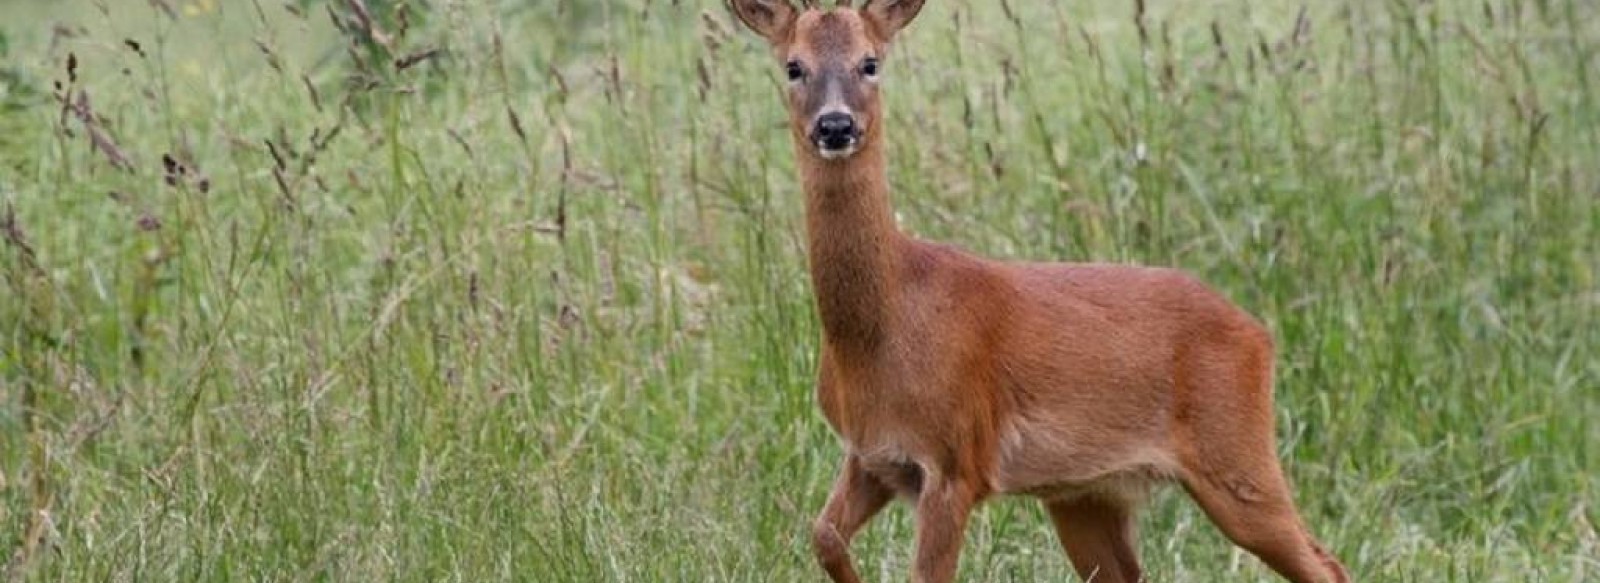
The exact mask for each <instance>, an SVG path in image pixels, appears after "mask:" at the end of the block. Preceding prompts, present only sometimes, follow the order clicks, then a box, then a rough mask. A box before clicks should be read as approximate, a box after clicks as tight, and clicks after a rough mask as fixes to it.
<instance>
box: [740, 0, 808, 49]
mask: <svg viewBox="0 0 1600 583" xmlns="http://www.w3.org/2000/svg"><path fill="white" fill-rule="evenodd" d="M728 5H729V7H730V8H733V14H734V15H735V16H738V17H739V21H740V22H743V23H744V25H745V26H748V27H750V30H753V31H755V32H756V34H759V35H761V36H763V37H766V39H767V40H768V41H769V42H773V43H777V42H780V41H782V40H784V38H786V37H787V36H788V34H789V27H790V26H793V25H794V19H795V17H796V16H798V15H799V13H797V12H795V10H794V7H793V6H790V5H789V2H788V0H729V1H728Z"/></svg>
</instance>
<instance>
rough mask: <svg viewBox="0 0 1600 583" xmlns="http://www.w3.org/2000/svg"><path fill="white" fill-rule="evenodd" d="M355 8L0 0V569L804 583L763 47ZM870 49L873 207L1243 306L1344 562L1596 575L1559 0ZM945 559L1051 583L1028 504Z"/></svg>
mask: <svg viewBox="0 0 1600 583" xmlns="http://www.w3.org/2000/svg"><path fill="white" fill-rule="evenodd" d="M366 4H367V5H369V8H370V10H368V11H367V12H368V13H367V14H362V13H360V11H357V10H355V9H353V8H352V6H354V5H355V4H354V3H350V2H346V1H344V0H336V1H331V2H323V1H321V0H296V1H291V2H285V1H283V0H192V1H191V0H152V1H148V2H134V1H110V0H100V1H93V0H63V1H61V2H44V1H34V0H0V553H3V554H0V569H3V570H4V571H3V574H0V577H4V578H5V579H6V580H16V581H180V580H181V581H191V580H201V581H382V580H396V581H472V582H476V581H501V580H511V581H540V582H544V581H551V582H555V581H574V582H587V581H732V582H747V581H823V580H824V579H823V576H822V574H821V571H820V569H818V568H816V567H815V566H814V563H813V561H812V559H811V554H810V549H809V546H808V542H807V541H808V535H809V524H810V522H811V520H812V517H813V516H814V515H815V513H816V511H817V510H818V509H819V508H820V507H821V505H822V502H823V498H824V497H825V495H826V493H827V490H828V487H829V485H830V483H831V480H832V478H833V476H834V473H835V471H836V469H837V467H838V463H839V456H840V451H841V450H840V444H839V442H838V441H837V440H836V439H835V438H834V437H833V435H832V434H831V433H830V432H829V430H828V429H827V426H826V424H825V423H824V421H823V420H822V417H821V415H820V414H819V412H818V411H817V408H816V405H815V402H814V398H813V393H812V389H813V382H814V379H815V376H814V375H815V368H816V361H815V355H816V347H817V344H818V341H819V335H820V329H819V326H818V324H817V321H816V316H815V310H814V306H813V304H812V298H811V291H810V285H809V281H808V279H807V275H806V271H805V254H804V253H805V249H804V245H803V237H802V235H801V232H802V231H801V227H802V208H801V207H802V205H801V195H800V191H799V185H798V178H797V174H796V171H795V169H794V165H793V152H792V151H791V145H790V142H789V137H788V134H787V130H786V128H785V125H784V124H785V121H786V118H785V113H784V110H783V108H782V103H781V101H780V97H779V96H780V93H779V91H780V88H781V87H782V76H781V73H782V72H781V70H780V68H779V67H778V65H777V63H776V62H775V61H774V60H773V59H772V58H771V56H770V55H769V54H768V52H767V50H766V47H765V45H764V43H763V42H762V41H761V39H759V38H757V37H756V36H755V35H753V34H750V33H748V32H747V31H745V30H743V29H742V28H740V27H738V26H737V24H736V22H735V21H734V20H733V19H732V18H731V16H730V15H729V14H728V12H727V11H726V10H725V9H724V8H723V6H722V5H721V3H720V2H719V1H717V0H673V1H670V2H669V1H666V0H654V1H650V0H593V1H589V0H584V1H578V0H434V1H432V2H428V3H426V5H425V4H422V3H418V2H412V3H411V5H410V6H409V7H408V8H406V9H403V10H399V9H396V8H395V7H396V6H397V4H395V3H393V2H381V1H378V0H366ZM884 71H885V73H884V81H883V86H884V91H885V98H886V100H887V103H886V105H887V108H888V115H889V118H888V121H887V123H888V124H889V126H888V128H889V129H888V132H889V133H888V140H889V156H890V175H891V181H892V183H893V184H894V185H895V195H894V196H895V204H896V205H897V209H898V211H899V215H900V222H901V226H902V228H904V229H906V230H908V231H910V232H914V233H916V234H918V235H920V236H923V237H927V238H932V239H937V240H942V241H946V242H951V243H955V244H958V245H960V246H962V247H965V248H967V249H969V250H972V251H974V252H978V253H981V254H985V255H989V256H994V257H1004V258H1016V259H1054V260H1072V261H1107V262H1125V263H1141V264H1153V265H1169V266H1175V267H1180V268H1183V269H1185V270H1188V271H1190V272H1192V273H1194V274H1196V275H1197V276H1199V277H1200V278H1202V279H1204V280H1205V281H1207V282H1209V283H1211V284H1212V285H1214V286H1215V287H1217V288H1218V289H1220V290H1222V291H1223V292H1224V293H1225V294H1226V295H1228V296H1229V297H1231V298H1232V299H1234V300H1235V301H1236V302H1238V303H1239V304H1240V305H1242V306H1244V307H1245V308H1246V309H1247V310H1249V311H1250V312H1252V313H1254V314H1256V315H1257V316H1258V317H1259V318H1261V319H1262V320H1263V321H1264V322H1266V323H1267V324H1268V325H1269V327H1270V328H1271V329H1272V331H1273V333H1274V334H1275V336H1276V339H1277V343H1278V346H1279V349H1280V352H1279V356H1278V371H1279V373H1278V379H1279V380H1278V385H1277V393H1276V399H1277V401H1276V403H1277V416H1278V436H1279V443H1278V449H1279V452H1280V454H1281V456H1282V458H1283V459H1284V460H1285V465H1286V468H1287V471H1288V473H1289V474H1290V476H1291V479H1292V480H1293V482H1294V486H1295V491H1296V499H1297V501H1298V502H1299V503H1300V505H1301V508H1302V510H1303V512H1304V514H1305V515H1306V518H1307V520H1308V521H1309V523H1310V524H1311V527H1312V529H1313V530H1314V531H1315V532H1316V533H1317V535H1318V536H1319V537H1320V538H1321V539H1322V540H1323V541H1325V542H1326V543H1328V545H1330V547H1331V549H1332V550H1333V552H1334V553H1335V554H1337V555H1338V556H1339V557H1340V558H1341V559H1343V560H1344V562H1345V563H1346V564H1347V565H1348V566H1349V567H1350V569H1351V571H1352V573H1353V575H1355V577H1356V578H1357V579H1358V580H1361V581H1426V582H1433V581H1452V582H1456V581H1459V582H1474V583H1478V582H1526V581H1559V582H1580V581H1590V580H1595V579H1597V578H1600V530H1597V526H1596V525H1597V524H1600V507H1597V506H1596V503H1597V498H1600V497H1597V494H1600V422H1597V421H1596V420H1600V317H1597V314H1600V273H1597V272H1600V90H1597V89H1596V88H1595V87H1593V85H1594V84H1595V83H1600V4H1595V3H1593V2H1590V1H1587V0H1482V1H1476V0H1475V1H1467V0H1435V1H1432V2H1421V1H1418V2H1413V1H1402V0H1344V1H1338V2H1304V3H1296V2H1291V1H1289V0H1264V1H1254V2H1251V1H1246V0H1144V2H1136V1H1135V0H1112V1H1105V2H1090V1H1087V0H1064V1H1060V2H1041V1H1029V0H1006V1H995V2H953V1H949V0H932V1H930V2H929V5H928V7H927V8H926V10H925V11H924V13H923V14H922V16H921V17H920V18H919V20H918V21H917V22H916V23H915V24H913V25H912V26H911V28H909V29H908V30H907V31H906V33H905V34H904V36H902V37H901V38H900V39H899V40H898V42H897V45H896V46H895V48H894V52H893V53H891V55H890V56H889V58H888V59H887V60H886V62H885V67H884ZM1141 529H1142V540H1141V547H1140V548H1141V553H1142V555H1143V558H1144V561H1145V563H1146V568H1147V572H1148V575H1149V576H1150V577H1151V578H1152V579H1153V580H1156V581H1275V580H1277V579H1275V578H1274V576H1272V575H1271V574H1270V573H1269V572H1268V571H1267V570H1266V569H1265V568H1264V567H1263V566H1261V565H1260V563H1259V562H1258V561H1256V560H1255V559H1254V558H1253V557H1251V556H1249V555H1247V554H1245V553H1243V552H1241V551H1239V550H1236V549H1235V548H1234V547H1232V546H1231V545H1230V544H1228V543H1227V542H1226V541H1225V540H1224V539H1223V537H1222V536H1221V534H1220V533H1219V532H1218V531H1217V530H1216V529H1215V528H1214V527H1213V526H1211V524H1210V523H1209V522H1208V521H1206V520H1205V518H1204V517H1203V516H1202V515H1201V513H1200V511H1199V510H1198V509H1197V508H1196V507H1195V506H1194V504H1193V503H1191V502H1190V501H1189V500H1188V499H1187V498H1186V497H1185V496H1183V495H1182V494H1181V492H1179V491H1177V490H1172V491H1167V492H1164V493H1162V494H1160V495H1158V496H1157V498H1156V499H1155V500H1154V501H1153V503H1152V505H1151V507H1150V508H1149V510H1148V512H1147V513H1146V515H1145V518H1144V519H1143V521H1142V523H1141ZM910 540H911V521H910V520H909V513H908V512H907V508H906V507H905V506H904V505H900V506H896V507H893V508H892V509H891V510H889V511H887V512H886V513H885V514H884V515H883V516H882V517H881V518H880V519H879V520H878V521H877V522H875V523H874V524H873V525H872V526H871V527H870V528H869V529H868V530H867V531H866V532H865V533H864V534H863V535H862V536H861V537H860V538H859V539H858V540H857V542H856V544H855V547H854V548H855V552H856V557H857V562H858V568H860V569H861V570H862V571H863V574H864V575H866V576H868V577H870V578H871V579H873V580H878V581H902V580H905V579H906V576H907V573H908V569H909V560H910V551H911V545H910ZM966 541H967V543H966V546H965V550H964V553H963V556H962V573H963V579H962V580H964V581H996V582H998V581H1019V582H1022V581H1073V580H1076V578H1075V576H1073V575H1072V574H1071V570H1070V568H1069V566H1068V564H1067V561H1066V560H1065V557H1064V556H1063V555H1062V553H1061V552H1060V550H1059V547H1058V546H1057V543H1056V542H1055V539H1054V535H1053V533H1052V531H1051V530H1050V527H1049V525H1048V521H1047V520H1045V518H1044V516H1043V513H1042V512H1041V511H1040V509H1039V508H1038V507H1037V505H1036V504H1034V503H1033V502H1031V501H1027V500H1020V499H1019V500H1002V501H999V502H996V503H992V504H990V505H988V506H986V507H984V508H983V509H982V510H980V511H979V513H978V514H977V515H976V516H975V517H974V522H973V524H972V526H971V528H970V530H969V531H968V533H967V539H966Z"/></svg>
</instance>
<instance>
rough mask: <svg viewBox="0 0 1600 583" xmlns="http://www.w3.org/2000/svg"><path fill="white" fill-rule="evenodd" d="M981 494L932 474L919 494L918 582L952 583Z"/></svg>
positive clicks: (917, 519) (917, 516)
mask: <svg viewBox="0 0 1600 583" xmlns="http://www.w3.org/2000/svg"><path fill="white" fill-rule="evenodd" d="M977 498H978V497H977V494H976V492H974V491H973V489H972V488H971V487H970V486H968V485H967V484H964V483H963V482H961V481H959V480H953V479H949V478H938V477H936V476H928V477H927V479H925V481H924V484H923V487H922V493H921V494H919V495H918V497H917V512H916V521H917V557H916V567H915V571H914V573H913V577H912V580H913V581H915V583H950V582H951V581H954V580H955V578H956V567H957V565H958V564H959V562H960V558H961V541H962V539H963V538H965V536H966V530H967V517H968V516H969V515H971V514H972V507H973V505H974V504H976V503H977Z"/></svg>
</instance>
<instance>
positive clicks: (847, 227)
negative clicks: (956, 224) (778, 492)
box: [733, 0, 1349, 583]
mask: <svg viewBox="0 0 1600 583" xmlns="http://www.w3.org/2000/svg"><path fill="white" fill-rule="evenodd" d="M733 7H734V9H735V11H736V13H737V14H738V15H739V17H740V18H741V20H744V21H745V23H746V24H748V25H749V26H750V27H751V28H753V29H755V30H756V31H757V32H758V33H761V34H763V35H764V36H766V37H767V38H768V39H769V40H770V41H771V42H772V44H773V48H774V51H775V52H776V54H777V56H778V57H779V59H780V60H781V61H783V62H785V63H787V62H790V61H796V62H798V63H801V64H803V65H804V67H805V68H806V69H807V70H808V71H813V72H818V73H816V74H815V75H816V76H814V77H811V78H810V79H809V80H808V81H804V82H800V83H796V84H793V85H792V88H791V90H790V92H789V100H788V103H789V108H790V118H791V121H792V122H793V123H792V124H791V125H792V126H793V128H794V137H795V146H796V148H795V149H796V154H797V156H798V158H799V168H800V172H801V179H802V183H803V184H804V188H805V195H806V216H807V220H806V227H807V235H808V241H809V251H810V269H811V276H812V281H813V285H814V289H815V292H816V299H817V308H818V312H819V315H820V317H821V320H822V325H823V330H824V335H823V342H822V356H821V370H820V372H819V380H818V385H817V397H818V401H819V403H820V405H821V408H822V411H823V413H824V415H825V416H826V418H827V421H828V423H829V424H830V425H831V426H832V428H833V429H834V430H835V431H836V432H837V433H838V434H839V435H840V436H841V437H842V438H843V440H844V442H845V447H846V456H845V460H844V464H843V468H842V469H841V472H840V475H839V479H838V482H837V483H836V485H835V486H834V489H833V493H832V495H831V496H830V497H829V500H828V503H827V505H826V507H825V508H824V509H823V511H822V514H821V516H820V517H818V519H817V522H816V524H815V530H814V537H813V539H814V544H815V548H816V553H817V557H818V561H819V562H820V563H821V565H822V567H823V569H824V570H826V571H827V573H828V574H829V576H830V577H831V578H832V579H833V580H834V581H836V582H855V581H859V577H858V576H857V574H856V572H855V571H854V569H853V567H852V566H851V558H850V554H849V543H850V540H851V538H852V537H853V536H854V535H855V534H856V532H857V531H859V530H860V528H861V527H862V526H863V525H865V524H866V523H867V522H868V521H869V520H871V518H872V517H873V515H875V514H876V513H877V512H878V511H879V510H880V509H881V508H882V507H883V506H884V505H885V504H887V503H888V502H889V500H890V499H892V498H893V497H894V495H895V494H899V495H902V496H905V497H908V498H913V499H914V500H915V502H916V510H915V515H916V527H917V537H916V538H917V540H916V545H917V552H916V561H915V565H914V575H915V580H917V581H921V582H925V583H943V582H948V581H951V580H952V579H953V578H954V577H955V574H956V570H957V560H958V559H957V557H958V556H959V553H960V546H961V542H962V537H963V532H964V529H965V525H966V521H967V518H968V516H969V514H970V513H971V511H972V509H973V507H975V506H976V505H977V504H979V503H981V502H982V501H983V500H984V499H986V498H988V497H991V496H994V495H1001V494H1026V495H1032V496H1035V497H1038V498H1040V499H1041V500H1042V501H1043V502H1044V504H1045V505H1046V507H1047V509H1048V510H1049V514H1050V516H1051V519H1052V521H1053V522H1054V524H1055V526H1056V529H1057V532H1058V533H1059V535H1060V539H1061V544H1062V547H1063V549H1064V550H1065V551H1066V552H1067V554H1068V555H1069V557H1070V559H1071V562H1072V564H1073V566H1074V568H1075V569H1076V570H1077V571H1078V572H1079V573H1080V574H1081V575H1082V576H1083V577H1085V578H1092V580H1094V581H1099V582H1115V581H1137V580H1139V578H1140V576H1141V575H1140V573H1141V571H1140V568H1139V564H1138V558H1137V554H1136V545H1135V540H1134V512H1135V511H1136V510H1137V506H1138V504H1139V503H1140V501H1141V500H1142V499H1143V495H1144V493H1145V492H1146V491H1147V490H1148V489H1149V488H1150V487H1151V486H1152V485H1155V484H1159V483H1161V482H1166V481H1178V482H1180V483H1182V484H1183V486H1184V488H1185V489H1186V490H1187V491H1188V492H1189V493H1190V494H1191V495H1192V496H1193V498H1194V499H1195V500H1196V501H1197V502H1198V503H1199V504H1200V505H1201V507H1202V508H1203V509H1204V510H1205V512H1206V514H1207V515H1208V516H1209V517H1211V519H1212V520H1213V521H1214V522H1215V523H1216V524H1217V525H1218V526H1219V527H1220V528H1221V529H1222V531H1223V532H1224V533H1225V534H1227V536H1228V537H1230V538H1231V539H1232V540H1234V541H1235V542H1236V543H1238V544H1239V545H1240V546H1242V547H1244V548H1245V549H1247V550H1249V551H1250V552H1252V553H1254V554H1256V555H1257V556H1259V557H1261V558H1262V560H1263V561H1265V562H1266V563H1267V564H1268V565H1269V566H1271V567H1272V568H1273V569H1275V570H1277V571H1278V572H1279V573H1281V574H1283V576H1285V577H1286V578H1288V579H1290V580H1292V581H1295V582H1297V583H1342V582H1345V581H1348V580H1349V578H1348V575H1347V574H1346V573H1345V570H1344V568H1343V567H1342V566H1340V565H1339V563H1338V562H1337V561H1336V560H1335V559H1334V558H1333V557H1332V556H1331V555H1329V554H1328V553H1327V552H1326V551H1324V550H1323V549H1322V547H1321V545H1320V544H1319V543H1318V542H1317V541H1316V540H1315V539H1313V538H1312V536H1311V535H1310V534H1309V533H1308V532H1307V530H1306V529H1305V527H1304V526H1303V524H1302V523H1301V520H1300V518H1299V517H1298V515H1297V513H1296V510H1295V508H1294V504H1293V502H1292V501H1291V499H1290V492H1289V488H1288V484H1287V482H1286V481H1285V479H1284V477H1283V474H1282V471H1281V470H1280V468H1279V465H1278V460H1277V458H1276V454H1275V446H1274V437H1273V433H1274V427H1273V409H1272V366H1273V359H1274V357H1273V347H1272V340H1271V337H1270V336H1269V334H1268V332H1267V331H1266V330H1265V328H1264V327H1263V326H1262V325H1261V324H1259V323H1258V322H1256V321H1255V319H1254V318H1252V317H1251V316H1250V315H1249V314H1246V313H1245V312H1243V311H1242V310H1240V309H1239V308H1237V307H1235V306H1234V305H1232V304H1231V303H1229V302H1228V301H1227V300H1226V299H1224V298H1223V297H1221V296H1220V295H1218V294H1217V293H1215V292H1213V291H1212V290H1210V289H1209V288H1207V287H1206V286H1205V285H1203V284H1201V283H1200V282H1198V281H1196V280H1194V279H1193V278H1191V277H1189V276H1187V275H1185V274H1183V273H1180V272H1177V271H1173V270H1169V269H1156V268H1141V267H1128V266H1116V265H1087V264H1062V263H1015V262H998V261H992V260H988V259H983V258H980V257H975V256H973V255H970V254H967V253H965V252H963V251H961V250H958V249H954V248H951V247H947V246H942V245H937V244H933V243H928V242H923V241H918V240H915V239H913V238H911V237H908V236H906V235H904V234H902V233H901V232H900V231H899V230H898V229H897V228H896V226H895V222H894V219H893V214H892V211H891V209H890V203H889V185H888V181H887V178H886V173H885V161H884V154H883V136H882V131H881V127H880V125H881V124H879V123H878V120H880V119H881V109H880V105H879V99H878V95H877V89H876V85H875V83H868V82H867V81H864V80H862V79H861V78H860V76H858V75H851V74H850V71H853V70H854V69H855V67H856V66H857V65H856V63H857V62H858V61H859V60H860V59H862V58H865V57H866V56H875V57H878V58H881V55H882V54H883V52H884V50H885V49H886V47H887V44H888V42H889V40H890V39H891V38H892V37H893V35H894V33H895V32H896V31H898V30H899V29H900V28H901V27H903V26H904V25H905V24H906V23H908V22H909V21H910V20H911V19H912V18H913V17H915V15H916V13H917V11H918V9H920V7H921V1H920V0H901V1H900V2H897V3H893V4H886V3H883V2H879V3H869V4H868V5H867V6H865V7H863V8H862V9H861V10H859V11H858V10H854V9H850V8H838V9H835V10H832V11H829V12H824V11H821V10H806V11H804V12H798V11H795V10H793V9H792V8H789V7H788V5H787V4H784V3H782V2H762V1H760V0H734V1H733ZM822 72H827V74H824V73H822ZM841 72H842V73H841ZM827 75H832V76H831V77H830V76H827ZM841 80H844V81H841ZM827 82H848V83H849V84H850V87H848V88H846V89H844V90H843V91H836V92H835V94H836V95H843V96H844V97H843V99H844V100H845V102H846V103H847V105H848V107H849V108H850V110H851V111H853V112H854V114H855V116H856V117H857V120H858V121H857V123H859V124H863V127H864V128H865V131H864V134H863V137H862V139H861V144H860V147H859V150H858V151H856V152H855V153H854V154H853V155H850V156H847V157H845V158H842V159H831V160H830V159H826V158H824V157H822V156H821V155H819V153H818V151H817V150H816V148H815V145H814V144H813V143H812V142H811V141H810V140H809V139H808V138H807V137H806V136H807V133H808V128H807V124H809V123H811V119H812V118H813V117H814V115H815V113H816V110H817V108H819V107H822V104H821V103H820V101H822V99H821V98H819V97H818V95H819V89H818V88H817V86H818V85H821V84H824V83H827Z"/></svg>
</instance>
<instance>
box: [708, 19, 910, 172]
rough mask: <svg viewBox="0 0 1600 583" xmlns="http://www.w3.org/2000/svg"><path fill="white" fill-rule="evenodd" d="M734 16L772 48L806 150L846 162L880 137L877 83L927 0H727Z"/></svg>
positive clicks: (796, 135) (792, 118)
mask: <svg viewBox="0 0 1600 583" xmlns="http://www.w3.org/2000/svg"><path fill="white" fill-rule="evenodd" d="M730 1H731V3H732V6H733V12H734V14H736V15H738V16H739V20H741V21H743V22H744V23H745V25H746V26H748V27H750V29H751V30H753V31H755V32H756V33H757V34H760V35H761V36H763V37H766V39H767V42H769V43H771V45H772V50H773V53H774V54H775V55H776V56H777V57H778V65H779V67H781V69H780V71H782V73H783V75H784V77H785V78H786V79H787V80H788V91H787V95H788V99H787V101H788V107H789V126H790V128H791V129H792V131H793V133H794V139H795V143H796V144H799V145H800V148H799V149H800V151H801V152H807V153H809V154H811V155H815V156H817V157H819V158H821V159H823V160H842V159H845V158H848V157H849V156H850V155H851V154H854V153H856V152H857V151H859V150H860V149H861V147H862V146H863V145H865V144H869V143H872V142H873V141H874V140H877V139H878V135H879V128H878V125H879V120H880V119H881V117H882V115H881V114H882V107H881V104H880V101H879V97H878V79H879V76H880V75H881V74H882V73H883V69H884V52H885V49H887V48H888V45H889V41H890V40H891V39H892V38H894V35H895V33H897V32H899V31H900V29H902V28H904V27H905V26H906V25H907V24H909V23H910V22H911V20H912V19H913V18H916V16H917V12H918V11H920V10H921V9H922V3H923V0H867V3H866V4H865V5H864V6H862V7H860V8H859V9H858V8H852V7H851V6H850V2H849V0H844V1H842V2H840V3H839V5H838V6H837V7H835V8H833V9H831V10H825V9H822V8H819V7H818V6H816V0H806V1H805V3H804V6H803V7H802V8H800V9H796V8H795V7H794V6H792V5H790V4H789V3H788V1H787V0H730Z"/></svg>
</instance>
